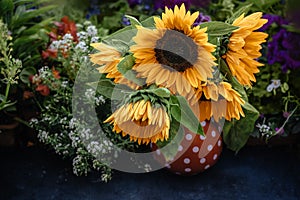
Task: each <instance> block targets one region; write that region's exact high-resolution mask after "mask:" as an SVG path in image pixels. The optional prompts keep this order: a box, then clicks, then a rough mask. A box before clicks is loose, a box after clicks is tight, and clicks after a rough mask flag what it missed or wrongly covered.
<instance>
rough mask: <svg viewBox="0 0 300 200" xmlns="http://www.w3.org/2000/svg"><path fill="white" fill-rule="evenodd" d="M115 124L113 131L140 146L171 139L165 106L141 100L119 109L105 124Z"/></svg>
mask: <svg viewBox="0 0 300 200" xmlns="http://www.w3.org/2000/svg"><path fill="white" fill-rule="evenodd" d="M108 122H109V123H111V124H113V126H114V127H113V131H114V132H116V133H122V136H126V135H129V136H130V140H131V141H137V142H138V144H148V143H149V142H152V143H156V142H157V141H158V140H161V141H163V140H167V139H168V138H169V129H170V118H169V115H168V114H167V112H166V110H165V108H164V107H163V106H158V105H157V104H155V107H153V106H152V105H151V103H150V101H145V100H140V101H137V102H135V103H132V102H131V103H127V104H125V105H123V106H121V107H120V108H119V109H117V110H116V111H115V112H114V113H113V114H112V115H111V116H110V117H108V118H107V119H106V120H105V121H104V123H108Z"/></svg>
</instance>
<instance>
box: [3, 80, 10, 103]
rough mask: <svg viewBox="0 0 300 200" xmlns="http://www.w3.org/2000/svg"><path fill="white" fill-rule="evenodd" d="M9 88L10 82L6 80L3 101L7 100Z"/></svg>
mask: <svg viewBox="0 0 300 200" xmlns="http://www.w3.org/2000/svg"><path fill="white" fill-rule="evenodd" d="M9 90H10V82H8V83H7V85H6V89H5V99H4V101H5V102H7V99H8V93H9Z"/></svg>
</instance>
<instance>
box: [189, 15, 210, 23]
mask: <svg viewBox="0 0 300 200" xmlns="http://www.w3.org/2000/svg"><path fill="white" fill-rule="evenodd" d="M210 21H211V18H210V16H209V15H204V14H203V13H200V14H199V16H198V18H197V19H196V20H195V23H194V24H193V25H194V26H198V25H200V24H202V23H204V22H210Z"/></svg>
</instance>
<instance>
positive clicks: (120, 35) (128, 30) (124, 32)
mask: <svg viewBox="0 0 300 200" xmlns="http://www.w3.org/2000/svg"><path fill="white" fill-rule="evenodd" d="M136 33H137V29H135V28H133V27H132V26H126V27H125V28H122V29H120V30H118V31H116V32H114V33H112V34H110V35H108V36H106V37H104V38H103V39H102V40H103V41H104V42H107V43H110V41H111V40H113V39H117V40H121V41H123V42H125V43H126V44H130V43H131V41H132V38H133V37H134V36H135V35H136Z"/></svg>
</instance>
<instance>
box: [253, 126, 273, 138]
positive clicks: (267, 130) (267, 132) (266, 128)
mask: <svg viewBox="0 0 300 200" xmlns="http://www.w3.org/2000/svg"><path fill="white" fill-rule="evenodd" d="M256 127H257V128H258V129H259V132H260V133H261V135H262V136H263V137H264V136H266V137H270V136H271V135H273V132H272V129H271V127H270V125H266V124H264V123H263V124H259V123H258V124H257V125H256Z"/></svg>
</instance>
